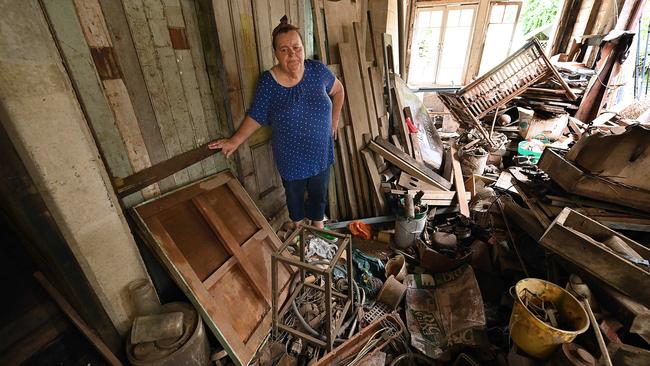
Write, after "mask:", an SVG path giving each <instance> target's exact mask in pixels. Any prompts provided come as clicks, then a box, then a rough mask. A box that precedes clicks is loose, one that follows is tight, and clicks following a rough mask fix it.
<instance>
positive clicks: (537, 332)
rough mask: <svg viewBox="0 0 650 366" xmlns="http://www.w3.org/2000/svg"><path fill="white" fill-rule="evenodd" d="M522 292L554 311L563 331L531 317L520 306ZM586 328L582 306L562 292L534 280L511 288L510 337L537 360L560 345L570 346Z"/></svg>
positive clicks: (548, 283)
mask: <svg viewBox="0 0 650 366" xmlns="http://www.w3.org/2000/svg"><path fill="white" fill-rule="evenodd" d="M526 291H528V292H530V293H533V294H535V295H536V296H538V297H540V298H541V299H542V300H544V301H551V302H553V303H554V304H555V306H556V307H557V310H558V312H559V318H560V319H563V324H562V325H563V327H565V328H567V329H558V328H554V327H552V326H550V325H548V324H546V323H544V322H543V321H541V320H540V319H538V318H537V317H536V316H535V315H533V314H532V313H531V312H530V311H529V310H528V309H527V308H526V306H525V305H524V303H523V301H522V296H523V295H524V294H525V293H526ZM587 328H589V318H588V317H587V312H586V311H585V309H584V308H583V307H582V304H581V303H580V302H579V301H578V300H577V299H576V298H575V297H573V295H571V294H570V293H569V292H568V291H566V290H564V289H563V288H561V287H559V286H557V285H555V284H553V283H550V282H547V281H544V280H540V279H536V278H525V279H523V280H521V281H519V282H517V284H516V285H515V305H514V307H513V309H512V314H511V315H510V337H511V338H512V340H513V341H514V342H515V344H517V346H518V347H519V348H521V349H522V350H523V351H524V352H526V353H528V354H529V355H531V356H533V357H535V358H538V359H546V358H548V357H550V356H551V355H552V354H553V353H554V352H555V351H556V350H557V348H558V347H559V346H560V345H561V344H563V343H570V342H572V341H573V339H574V338H575V337H576V336H577V335H578V334H581V333H584V332H585V331H586V330H587Z"/></svg>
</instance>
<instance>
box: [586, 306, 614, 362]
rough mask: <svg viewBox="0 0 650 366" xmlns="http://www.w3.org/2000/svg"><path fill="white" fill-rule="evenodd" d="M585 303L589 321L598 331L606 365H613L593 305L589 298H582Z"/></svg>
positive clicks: (595, 330)
mask: <svg viewBox="0 0 650 366" xmlns="http://www.w3.org/2000/svg"><path fill="white" fill-rule="evenodd" d="M582 302H583V305H584V307H585V310H587V314H589V321H590V322H591V327H592V328H594V333H596V340H597V341H598V348H600V353H601V354H602V356H603V358H604V359H605V365H606V366H613V365H612V359H611V358H609V352H608V351H607V346H606V345H605V340H604V339H603V334H602V333H601V332H600V327H599V326H598V322H597V321H596V317H595V316H594V312H593V311H591V306H590V305H589V300H588V299H586V298H585V299H583V300H582Z"/></svg>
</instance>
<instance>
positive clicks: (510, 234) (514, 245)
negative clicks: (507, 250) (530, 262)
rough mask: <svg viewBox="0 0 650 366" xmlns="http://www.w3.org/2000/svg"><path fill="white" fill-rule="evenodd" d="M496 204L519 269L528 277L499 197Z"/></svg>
mask: <svg viewBox="0 0 650 366" xmlns="http://www.w3.org/2000/svg"><path fill="white" fill-rule="evenodd" d="M497 205H498V206H499V211H501V216H502V217H503V222H504V223H505V224H506V230H508V236H509V237H510V242H512V248H513V249H514V250H515V254H516V255H517V259H519V263H520V264H521V269H523V270H524V273H525V274H526V277H530V274H528V269H527V268H526V264H524V260H523V259H522V258H521V255H520V254H519V249H517V243H516V242H515V238H514V236H513V235H512V232H511V231H510V225H508V219H507V218H506V214H505V212H503V204H502V202H501V197H498V198H497Z"/></svg>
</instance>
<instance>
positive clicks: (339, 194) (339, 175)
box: [330, 148, 349, 218]
mask: <svg viewBox="0 0 650 366" xmlns="http://www.w3.org/2000/svg"><path fill="white" fill-rule="evenodd" d="M334 160H335V162H334V182H335V189H336V190H335V192H336V201H337V204H338V210H339V216H340V217H342V218H348V217H349V210H348V204H349V203H348V201H347V188H346V187H345V185H344V182H343V167H342V166H341V156H340V154H339V150H338V148H335V150H334ZM330 179H331V178H330Z"/></svg>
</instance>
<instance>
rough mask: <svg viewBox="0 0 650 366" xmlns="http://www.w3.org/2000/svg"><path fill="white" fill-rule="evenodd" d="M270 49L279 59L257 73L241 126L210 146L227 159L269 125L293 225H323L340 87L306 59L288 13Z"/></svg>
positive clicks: (341, 93) (326, 71)
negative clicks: (309, 221)
mask: <svg viewBox="0 0 650 366" xmlns="http://www.w3.org/2000/svg"><path fill="white" fill-rule="evenodd" d="M273 50H274V53H275V57H276V59H277V61H278V63H277V64H276V65H275V66H273V67H272V68H271V69H270V70H268V71H266V72H264V73H263V74H262V75H261V76H260V79H259V80H258V82H257V89H256V91H255V97H254V99H253V103H252V105H251V108H250V109H249V111H248V113H247V115H246V118H244V121H243V122H242V124H241V126H240V127H239V128H238V129H237V131H236V132H235V134H234V135H233V136H232V137H230V138H227V139H221V140H216V141H213V142H211V143H210V144H209V145H208V146H209V147H210V148H211V149H221V152H222V153H223V154H225V156H226V157H229V156H230V155H231V154H232V153H233V152H234V151H235V150H237V148H238V147H239V145H241V143H242V142H244V141H246V139H248V138H249V137H250V136H251V135H252V134H253V132H255V131H256V130H257V129H258V128H260V127H261V126H262V125H264V126H271V129H272V137H271V145H272V146H273V154H274V156H275V162H276V166H277V168H278V171H279V172H280V176H281V177H282V184H283V186H284V190H285V193H286V199H287V208H288V209H289V217H290V218H291V220H292V221H293V226H294V228H295V227H298V226H299V225H300V224H301V223H302V222H304V220H305V219H307V220H311V225H313V226H315V227H317V228H321V229H322V228H323V226H324V225H323V220H324V217H325V206H326V204H327V186H328V182H329V170H330V165H332V164H333V163H334V147H333V144H334V143H333V139H334V138H336V131H337V127H338V123H339V116H340V114H341V107H342V106H343V98H344V90H343V85H342V84H341V82H340V81H339V80H338V79H337V78H336V77H335V76H334V74H332V72H331V71H330V70H329V69H328V68H327V67H326V66H325V65H323V64H322V63H320V62H318V61H313V60H305V50H304V48H303V42H302V37H301V36H300V33H298V27H296V26H293V25H291V24H289V23H288V22H287V17H286V15H285V16H284V17H282V19H281V20H280V24H279V25H278V26H277V27H275V29H274V30H273ZM305 191H306V192H307V202H306V203H305V200H304V197H305Z"/></svg>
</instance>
